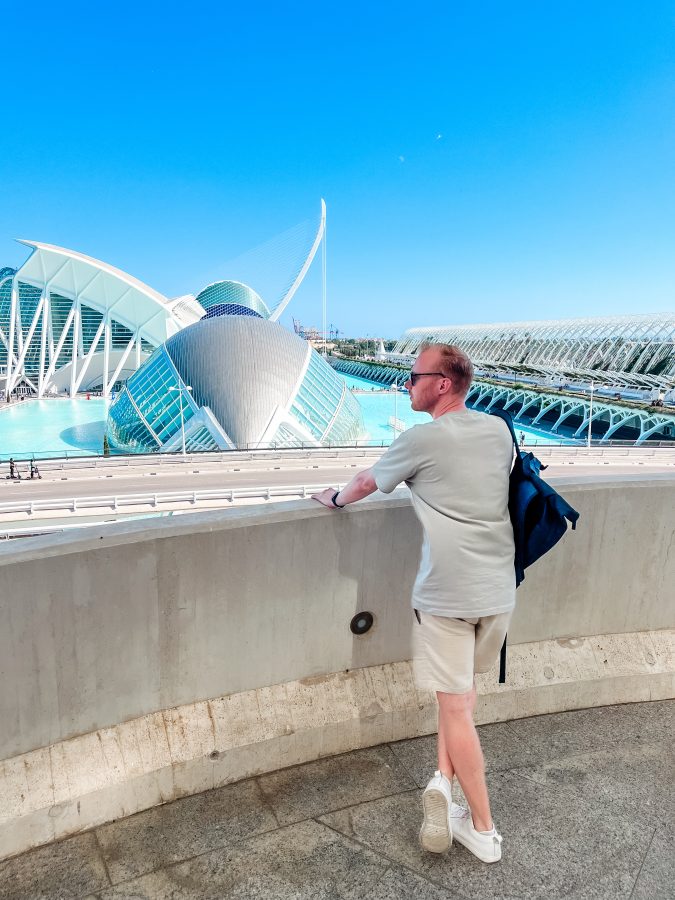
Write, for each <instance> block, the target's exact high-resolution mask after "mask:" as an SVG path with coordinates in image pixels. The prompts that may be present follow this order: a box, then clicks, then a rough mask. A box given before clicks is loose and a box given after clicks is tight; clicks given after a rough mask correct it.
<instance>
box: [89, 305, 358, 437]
mask: <svg viewBox="0 0 675 900" xmlns="http://www.w3.org/2000/svg"><path fill="white" fill-rule="evenodd" d="M362 431H363V419H362V415H361V408H360V406H359V404H358V402H357V400H356V398H355V397H354V396H353V394H352V392H351V391H350V390H349V389H348V388H347V384H346V382H345V380H344V379H343V378H341V377H340V376H339V375H338V374H337V373H336V372H335V371H334V369H332V368H331V366H329V365H328V363H327V362H326V361H325V360H324V359H323V357H321V356H320V355H319V354H318V353H317V352H316V350H314V349H313V348H312V346H311V344H310V343H308V342H307V341H304V340H302V338H300V337H298V336H297V335H296V334H293V333H292V332H291V331H289V330H288V329H286V328H283V327H282V326H281V325H279V324H278V323H276V322H271V321H268V320H266V319H263V318H262V317H261V316H260V315H257V314H255V313H254V314H253V315H250V314H244V315H242V314H239V313H235V314H232V313H231V312H221V313H220V314H219V315H211V316H209V315H208V314H207V315H206V316H204V318H203V319H202V320H201V321H200V322H197V323H195V324H194V325H190V326H189V327H188V328H185V329H183V330H182V331H180V332H179V333H178V334H176V335H174V336H173V337H171V338H169V340H168V341H166V343H165V344H163V345H162V346H161V347H159V348H158V349H157V350H156V351H155V352H154V353H153V355H152V356H151V358H150V359H149V360H148V362H146V363H145V364H144V365H143V366H141V368H140V369H139V370H138V372H136V373H134V374H133V375H132V376H131V378H129V380H128V381H127V383H126V385H125V387H124V388H123V389H122V391H121V393H120V394H119V395H118V396H117V397H116V398H115V400H114V401H113V403H112V405H111V407H110V410H109V413H108V423H107V429H106V434H107V439H108V444H109V446H110V447H111V448H112V449H115V450H123V451H128V452H154V451H171V450H180V449H181V446H182V442H183V439H184V440H185V447H186V450H188V451H190V452H192V451H198V450H218V449H221V450H222V449H232V448H240V449H241V448H252V447H259V446H265V447H267V446H274V447H299V446H309V447H318V446H325V445H328V444H336V445H341V444H349V443H353V442H354V441H356V440H357V439H358V438H359V437H360V436H361V433H362Z"/></svg>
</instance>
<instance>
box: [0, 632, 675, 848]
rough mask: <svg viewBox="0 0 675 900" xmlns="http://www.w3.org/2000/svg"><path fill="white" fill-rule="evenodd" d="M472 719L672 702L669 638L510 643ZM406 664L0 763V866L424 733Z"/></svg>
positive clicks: (178, 713)
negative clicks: (186, 801) (115, 825)
mask: <svg viewBox="0 0 675 900" xmlns="http://www.w3.org/2000/svg"><path fill="white" fill-rule="evenodd" d="M478 689H479V693H480V695H481V696H480V700H479V706H478V710H477V722H478V723H483V724H484V723H488V722H498V721H504V720H506V719H513V718H522V717H525V716H532V715H539V714H543V713H551V712H559V711H562V710H569V709H581V708H585V707H593V706H603V705H607V704H612V703H631V702H637V701H643V700H663V699H670V698H673V697H675V629H669V630H662V631H654V632H637V633H627V634H613V635H600V636H593V637H586V638H574V639H566V640H557V641H539V642H534V643H527V644H517V645H515V646H513V647H511V648H510V650H509V661H508V683H507V684H506V685H499V684H497V675H496V670H495V672H492V673H489V674H487V675H481V676H479V677H478ZM435 730H436V703H435V698H434V697H433V695H432V694H429V693H420V692H418V691H417V690H416V689H415V686H414V682H413V677H412V667H411V665H410V663H409V662H396V663H390V664H385V665H377V666H371V667H368V668H361V669H354V670H351V671H344V672H338V673H335V674H330V675H321V676H316V677H313V678H305V679H302V680H299V681H292V682H288V683H286V684H281V685H275V686H271V687H262V688H258V689H256V690H250V691H244V692H242V693H238V694H230V695H228V696H225V697H217V698H214V699H212V700H208V701H202V702H198V703H193V704H188V705H185V706H179V707H175V708H172V709H166V710H162V711H159V712H155V713H151V714H149V715H145V716H141V717H139V718H136V719H132V720H130V721H127V722H124V723H122V724H119V725H116V726H113V727H110V728H103V729H100V730H98V731H95V732H91V733H89V734H85V735H82V736H80V737H76V738H72V739H71V740H67V741H61V742H59V743H55V744H52V745H51V746H49V747H44V748H42V749H39V750H33V751H31V752H28V753H24V754H21V755H19V756H15V757H13V758H11V759H6V760H4V761H3V762H0V859H1V858H6V857H8V856H12V855H15V854H18V853H21V852H24V851H26V850H29V849H31V848H33V847H37V846H39V845H41V844H46V843H49V842H51V841H54V840H57V839H60V838H64V837H66V836H68V835H72V834H76V833H78V832H80V831H84V830H87V829H89V828H93V827H95V826H97V825H100V824H103V823H105V822H109V821H112V820H114V819H118V818H121V817H124V816H129V815H132V814H133V813H136V812H139V811H141V810H144V809H148V808H149V807H152V806H157V805H159V804H162V803H167V802H169V801H171V800H175V799H177V798H179V797H182V796H186V795H189V794H195V793H199V792H201V791H205V790H208V789H210V788H214V787H218V786H221V785H224V784H228V783H231V782H234V781H238V780H240V779H243V778H248V777H250V776H253V775H258V774H261V773H265V772H270V771H274V770H276V769H280V768H284V767H286V766H292V765H296V764H298V763H303V762H307V761H309V760H313V759H318V758H320V757H325V756H331V755H334V754H337V753H344V752H346V751H349V750H355V749H358V748H363V747H368V746H373V745H376V744H381V743H384V742H388V741H396V740H401V739H403V738H410V737H415V736H418V735H423V734H429V733H432V732H434V731H435Z"/></svg>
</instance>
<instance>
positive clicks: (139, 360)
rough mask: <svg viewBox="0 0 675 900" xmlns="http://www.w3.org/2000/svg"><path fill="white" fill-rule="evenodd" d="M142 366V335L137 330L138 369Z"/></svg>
mask: <svg viewBox="0 0 675 900" xmlns="http://www.w3.org/2000/svg"><path fill="white" fill-rule="evenodd" d="M140 367H141V336H140V334H139V333H138V332H136V371H137V372H138V370H139V369H140Z"/></svg>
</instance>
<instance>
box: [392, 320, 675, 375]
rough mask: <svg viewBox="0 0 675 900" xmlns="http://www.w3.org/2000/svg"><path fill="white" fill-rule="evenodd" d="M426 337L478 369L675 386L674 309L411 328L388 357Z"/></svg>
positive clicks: (411, 349) (411, 351) (406, 352)
mask: <svg viewBox="0 0 675 900" xmlns="http://www.w3.org/2000/svg"><path fill="white" fill-rule="evenodd" d="M425 341H431V342H436V343H448V344H457V345H459V346H460V347H461V348H462V349H463V350H465V351H466V352H467V353H468V354H469V356H470V357H471V359H472V360H473V362H474V363H475V364H476V366H478V367H479V368H492V369H494V370H509V369H514V370H516V371H521V372H523V371H530V372H533V373H537V374H540V375H543V376H550V377H562V378H567V379H576V380H579V379H585V380H588V381H590V380H591V379H594V380H595V381H596V382H600V383H605V384H612V385H616V386H625V387H641V388H663V389H668V388H670V387H673V386H675V313H658V314H654V315H637V316H609V317H603V318H585V319H558V320H551V321H541V322H511V323H499V324H495V325H454V326H432V327H425V328H410V329H409V330H408V331H406V332H405V333H404V334H403V335H402V336H401V338H400V340H399V341H398V343H397V344H396V346H395V348H394V350H393V351H392V354H390V359H395V358H396V356H401V357H405V356H414V355H416V354H417V352H418V350H419V346H420V344H422V343H423V342H425Z"/></svg>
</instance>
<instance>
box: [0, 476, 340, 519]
mask: <svg viewBox="0 0 675 900" xmlns="http://www.w3.org/2000/svg"><path fill="white" fill-rule="evenodd" d="M327 487H338V488H339V489H340V490H341V489H342V488H343V487H344V484H341V485H334V484H332V483H331V484H324V483H322V484H312V485H308V484H299V485H282V486H278V487H256V488H227V489H225V488H220V489H217V490H210V491H157V492H148V493H143V494H106V495H103V496H98V497H67V498H58V499H55V500H26V501H20V502H17V503H0V515H3V514H9V513H28V514H29V515H33V514H34V513H36V512H46V511H53V510H66V511H67V512H77V511H78V510H83V509H101V508H107V507H110V508H112V509H113V510H118V509H120V508H121V507H125V506H153V507H157V506H159V505H160V504H164V503H198V502H200V501H201V502H203V501H205V500H227V501H229V502H230V503H233V502H234V501H235V500H248V499H258V498H261V499H263V500H271V499H272V497H289V496H290V497H296V496H297V497H301V498H304V497H307V496H308V495H309V494H311V493H313V492H314V491H321V490H324V489H325V488H327Z"/></svg>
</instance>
